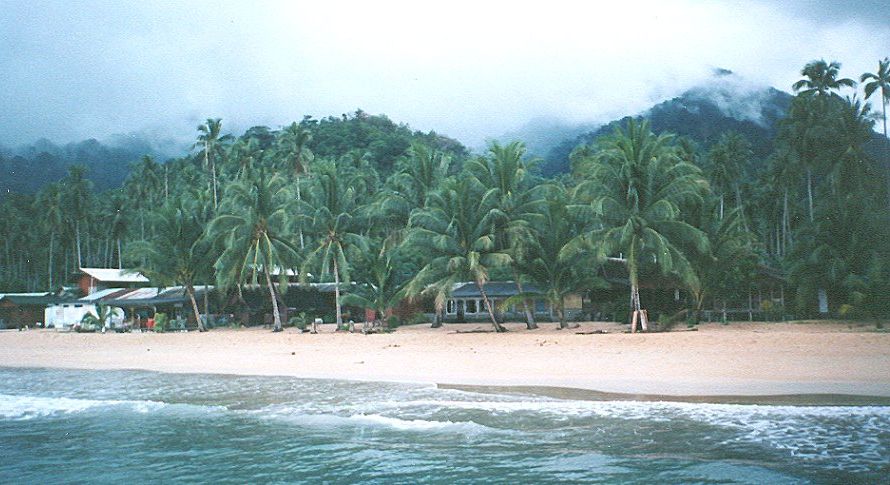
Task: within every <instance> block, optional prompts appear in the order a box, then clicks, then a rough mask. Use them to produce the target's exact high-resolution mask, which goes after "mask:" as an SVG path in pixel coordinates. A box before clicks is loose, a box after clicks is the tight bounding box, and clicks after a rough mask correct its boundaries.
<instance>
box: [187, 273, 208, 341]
mask: <svg viewBox="0 0 890 485" xmlns="http://www.w3.org/2000/svg"><path fill="white" fill-rule="evenodd" d="M185 292H186V293H188V296H189V301H191V302H192V311H193V312H195V322H197V323H198V331H199V332H206V331H207V329H206V328H205V327H204V322H203V321H202V320H201V312H199V311H198V302H197V301H195V288H194V286H192V285H191V284H188V285H185ZM204 293H205V294H206V293H207V288H206V287H205V288H204Z"/></svg>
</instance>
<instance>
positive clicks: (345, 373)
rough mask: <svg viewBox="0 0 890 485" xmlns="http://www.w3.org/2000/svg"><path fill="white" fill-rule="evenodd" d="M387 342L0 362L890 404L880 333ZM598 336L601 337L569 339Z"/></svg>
mask: <svg viewBox="0 0 890 485" xmlns="http://www.w3.org/2000/svg"><path fill="white" fill-rule="evenodd" d="M542 326H546V327H545V328H542V329H539V330H532V331H528V330H524V325H519V324H510V328H511V330H513V331H511V332H508V333H506V334H492V333H456V330H458V329H460V330H464V331H465V330H471V329H474V328H482V329H484V328H485V326H484V325H478V326H477V325H473V324H462V325H460V326H458V325H447V326H446V328H445V329H430V328H429V327H428V325H421V326H414V327H401V328H399V329H398V330H397V331H395V332H393V333H387V334H374V335H362V334H349V333H334V332H332V331H331V330H330V327H327V328H323V333H320V334H318V335H310V334H301V333H298V332H296V331H293V330H288V331H286V332H284V333H283V334H272V333H271V332H269V331H268V330H264V329H259V328H250V329H216V330H213V331H211V332H208V333H205V334H197V333H165V334H153V333H134V334H71V333H58V332H55V331H52V330H31V331H25V332H0V348H2V349H3V352H2V354H0V367H8V368H15V367H18V368H57V369H82V370H112V369H113V370H143V371H157V372H165V373H190V374H225V375H246V376H247V375H256V376H286V377H297V378H309V379H338V380H352V381H377V382H404V383H422V384H428V385H437V386H439V387H441V388H453V389H466V390H473V391H475V392H486V390H492V389H494V390H496V392H498V393H524V394H536V395H543V396H549V397H557V398H566V399H596V400H603V399H607V400H627V399H633V400H662V401H665V400H666V401H678V402H723V403H747V404H793V405H817V404H824V405H839V404H849V405H867V404H875V405H890V334H888V333H885V332H876V331H872V330H870V328H873V327H868V326H867V325H859V324H856V323H816V324H796V323H781V324H775V323H769V324H767V323H733V324H730V325H719V324H705V325H701V326H700V330H699V331H698V332H666V333H652V334H638V335H628V334H623V333H618V332H623V328H624V326H622V325H619V324H614V323H589V322H588V323H585V324H583V325H582V328H580V329H575V330H562V331H558V330H555V329H553V328H552V326H553V325H552V324H549V323H545V324H542ZM596 329H605V330H607V331H608V332H609V333H606V334H593V335H578V334H576V333H575V332H578V331H592V330H596Z"/></svg>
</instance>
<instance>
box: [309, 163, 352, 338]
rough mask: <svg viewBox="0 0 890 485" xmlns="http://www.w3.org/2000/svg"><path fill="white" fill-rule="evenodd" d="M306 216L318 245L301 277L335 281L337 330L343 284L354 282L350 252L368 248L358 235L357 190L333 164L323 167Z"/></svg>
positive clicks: (316, 181) (310, 254)
mask: <svg viewBox="0 0 890 485" xmlns="http://www.w3.org/2000/svg"><path fill="white" fill-rule="evenodd" d="M313 182H314V183H313V184H312V186H311V187H310V190H309V194H308V198H307V200H306V201H305V202H304V204H303V209H302V211H301V212H302V213H303V214H306V216H304V220H305V222H306V223H308V227H309V230H310V232H311V234H312V235H313V236H314V237H315V240H316V244H315V247H314V249H313V250H312V252H311V253H309V254H308V255H307V256H306V259H305V261H304V263H303V266H302V269H301V271H300V277H301V279H302V280H303V281H306V280H307V279H308V277H309V274H310V272H311V271H312V270H313V269H318V270H320V272H321V274H322V275H326V274H327V275H331V276H333V278H334V299H335V303H336V306H337V317H336V319H337V328H340V326H341V325H342V324H343V315H342V311H341V308H342V307H341V304H342V302H341V301H340V282H341V281H347V282H348V281H350V278H349V261H348V260H347V258H346V252H347V249H348V248H350V247H352V246H354V247H358V248H363V247H364V240H363V238H362V237H361V236H360V235H359V234H358V233H356V232H355V227H356V224H355V222H354V216H353V214H355V213H356V212H358V211H359V209H360V206H359V205H358V202H357V200H356V191H355V189H354V188H353V187H351V186H347V185H346V184H344V183H343V179H342V178H341V176H340V174H339V173H338V172H337V171H336V169H335V167H334V166H333V165H330V164H326V165H323V166H321V167H319V170H318V171H317V172H316V175H315V178H314V180H313Z"/></svg>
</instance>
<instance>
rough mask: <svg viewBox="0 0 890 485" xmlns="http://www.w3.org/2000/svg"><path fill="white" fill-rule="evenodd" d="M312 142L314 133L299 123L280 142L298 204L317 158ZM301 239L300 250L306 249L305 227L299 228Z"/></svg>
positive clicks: (292, 125)
mask: <svg viewBox="0 0 890 485" xmlns="http://www.w3.org/2000/svg"><path fill="white" fill-rule="evenodd" d="M310 141H312V132H310V131H309V130H307V129H305V128H303V127H302V126H300V125H299V124H297V123H291V124H290V125H289V126H288V127H287V128H285V129H284V131H282V133H281V136H280V138H279V140H278V147H279V150H281V151H282V152H283V154H284V155H285V157H286V159H287V160H288V162H289V165H290V167H289V168H290V169H291V170H292V173H293V176H294V180H295V182H296V183H295V185H296V187H297V203H302V201H303V195H302V192H301V187H300V186H301V185H302V179H303V177H306V176H308V175H309V164H310V163H311V162H312V160H313V159H314V158H315V155H314V154H313V153H312V150H310V149H309V142H310ZM297 232H298V235H299V238H300V249H303V248H305V247H306V243H305V238H304V237H303V226H302V225H299V226H298V227H297Z"/></svg>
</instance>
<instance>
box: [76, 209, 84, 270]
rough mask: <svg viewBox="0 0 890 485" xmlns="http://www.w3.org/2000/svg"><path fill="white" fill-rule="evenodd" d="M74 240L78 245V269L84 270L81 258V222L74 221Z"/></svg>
mask: <svg viewBox="0 0 890 485" xmlns="http://www.w3.org/2000/svg"><path fill="white" fill-rule="evenodd" d="M74 240H75V244H76V245H77V269H78V270H79V269H80V268H83V261H82V260H81V258H80V221H74Z"/></svg>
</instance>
